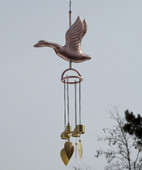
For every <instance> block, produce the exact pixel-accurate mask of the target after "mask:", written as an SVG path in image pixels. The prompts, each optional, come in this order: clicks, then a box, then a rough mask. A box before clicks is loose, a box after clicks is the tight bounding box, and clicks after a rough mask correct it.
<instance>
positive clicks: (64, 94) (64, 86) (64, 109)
mask: <svg viewBox="0 0 142 170" xmlns="http://www.w3.org/2000/svg"><path fill="white" fill-rule="evenodd" d="M65 128H66V83H65V81H64V129H65Z"/></svg>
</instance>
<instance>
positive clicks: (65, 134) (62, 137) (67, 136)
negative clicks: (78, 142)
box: [61, 132, 70, 140]
mask: <svg viewBox="0 0 142 170" xmlns="http://www.w3.org/2000/svg"><path fill="white" fill-rule="evenodd" d="M61 139H65V140H66V139H70V134H68V133H65V132H63V133H61Z"/></svg>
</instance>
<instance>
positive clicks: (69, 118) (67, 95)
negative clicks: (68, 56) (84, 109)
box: [67, 79, 70, 123]
mask: <svg viewBox="0 0 142 170" xmlns="http://www.w3.org/2000/svg"><path fill="white" fill-rule="evenodd" d="M67 109H68V123H69V119H70V118H69V115H70V114H69V109H70V108H69V85H68V79H67Z"/></svg>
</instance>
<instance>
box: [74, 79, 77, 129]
mask: <svg viewBox="0 0 142 170" xmlns="http://www.w3.org/2000/svg"><path fill="white" fill-rule="evenodd" d="M75 82H76V81H75ZM74 87H75V89H74V91H75V126H76V125H77V100H76V98H77V96H76V83H75V84H74Z"/></svg>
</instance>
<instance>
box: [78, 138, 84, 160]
mask: <svg viewBox="0 0 142 170" xmlns="http://www.w3.org/2000/svg"><path fill="white" fill-rule="evenodd" d="M78 155H79V159H80V160H81V158H82V155H83V147H82V143H81V140H79V142H78Z"/></svg>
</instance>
